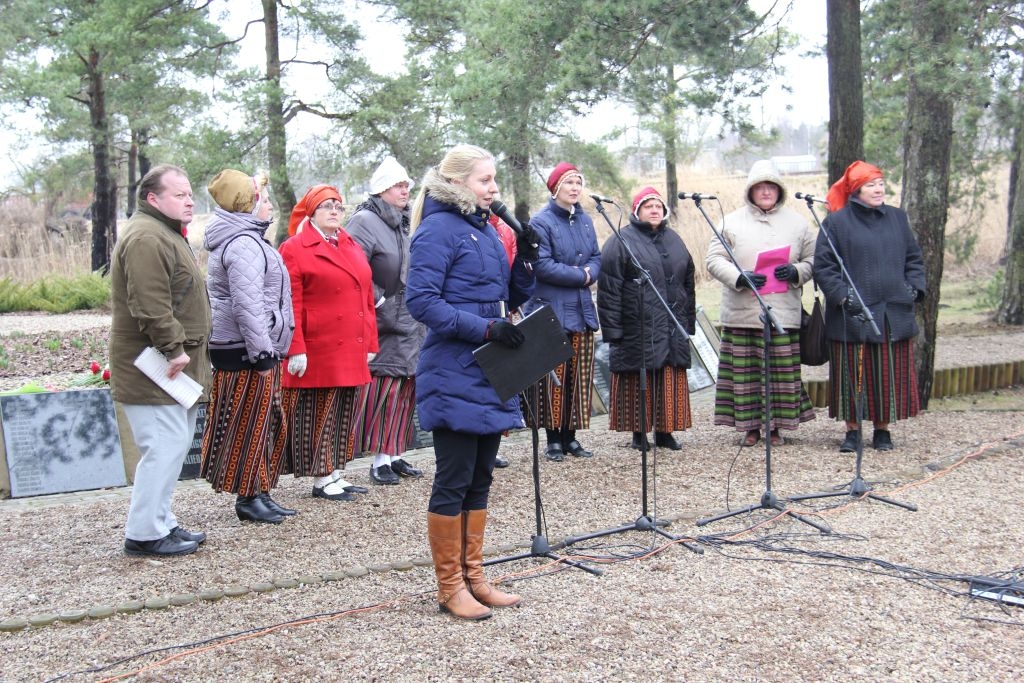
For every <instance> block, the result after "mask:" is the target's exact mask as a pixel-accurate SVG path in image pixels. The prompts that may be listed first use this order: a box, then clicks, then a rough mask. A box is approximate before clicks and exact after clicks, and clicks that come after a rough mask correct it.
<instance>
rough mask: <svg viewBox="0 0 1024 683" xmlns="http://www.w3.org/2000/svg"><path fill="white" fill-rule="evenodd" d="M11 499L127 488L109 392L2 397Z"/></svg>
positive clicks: (0, 413)
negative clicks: (112, 487) (114, 487)
mask: <svg viewBox="0 0 1024 683" xmlns="http://www.w3.org/2000/svg"><path fill="white" fill-rule="evenodd" d="M0 419H2V420H3V428H4V445H5V446H6V449H7V469H8V471H9V474H10V479H11V497H12V498H19V497H24V496H40V495H46V494H49V493H65V492H68V491H85V490H89V489H99V488H106V487H109V486H124V485H125V484H126V483H127V482H126V480H125V474H124V459H123V457H122V455H121V439H120V436H119V434H118V431H117V418H116V417H115V415H114V402H113V401H112V400H111V398H110V390H109V389H84V390H80V391H59V392H53V393H39V394H18V395H13V396H0Z"/></svg>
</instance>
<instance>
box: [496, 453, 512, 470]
mask: <svg viewBox="0 0 1024 683" xmlns="http://www.w3.org/2000/svg"><path fill="white" fill-rule="evenodd" d="M494 466H495V467H498V468H505V467H508V466H509V462H508V458H505V457H503V456H502V455H501V453H498V454H497V455H496V456H494Z"/></svg>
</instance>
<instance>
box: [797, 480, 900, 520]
mask: <svg viewBox="0 0 1024 683" xmlns="http://www.w3.org/2000/svg"><path fill="white" fill-rule="evenodd" d="M873 491H874V489H872V488H871V486H869V485H868V483H867V482H866V481H864V479H863V478H862V477H861V476H860V475H858V476H856V477H854V478H853V480H852V481H851V482H850V483H849V484H847V485H846V486H844V487H842V489H841V490H839V491H823V492H821V493H807V494H804V495H801V496H793V497H792V498H790V499H789V500H791V501H800V500H815V499H818V498H836V497H838V496H847V495H848V496H850V497H851V498H856V499H858V500H859V499H861V498H870V499H871V500H877V501H879V502H882V503H888V504H889V505H895V506H896V507H901V508H903V509H904V510H909V511H910V512H917V506H916V505H913V504H911V503H904V502H903V501H899V500H893V499H892V498H886V497H885V496H880V495H878V494H877V493H873Z"/></svg>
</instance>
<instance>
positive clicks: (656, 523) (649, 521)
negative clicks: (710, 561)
mask: <svg viewBox="0 0 1024 683" xmlns="http://www.w3.org/2000/svg"><path fill="white" fill-rule="evenodd" d="M668 525H669V522H668V520H666V519H654V518H653V517H651V516H650V515H641V516H639V517H637V518H636V521H635V522H633V523H632V524H623V525H622V526H619V527H615V528H613V529H604V530H602V531H595V532H594V533H591V534H584V535H582V536H573V537H572V538H567V539H565V541H564V542H562V543H561V546H562V547H564V546H570V545H573V544H575V543H579V542H581V541H589V540H591V539H594V538H600V537H601V536H611V535H612V534H621V533H623V532H626V531H653V532H655V533H657V534H660V535H662V536H664V537H665V538H667V539H669V540H672V541H679V540H680V539H682V538H685V536H674V535H672V534H670V533H669V532H667V531H665V530H664V529H662V528H661V527H663V526H668ZM680 545H682V546H684V547H685V548H686V549H687V550H691V551H693V552H695V553H697V554H698V555H703V554H704V549H703V548H701V547H700V546H699V545H695V544H693V543H690V542H688V541H682V542H681V543H680Z"/></svg>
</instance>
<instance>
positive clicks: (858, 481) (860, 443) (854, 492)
mask: <svg viewBox="0 0 1024 683" xmlns="http://www.w3.org/2000/svg"><path fill="white" fill-rule="evenodd" d="M804 201H806V202H807V209H808V210H809V211H810V212H811V216H812V217H813V218H814V222H815V223H817V224H818V230H820V231H821V233H822V234H823V235H825V240H826V241H827V242H828V248H829V249H830V250H831V251H832V254H833V255H834V256H835V258H836V263H838V264H839V271H840V272H841V273H842V275H843V280H845V281H846V284H847V286H848V287H849V291H850V293H851V295H852V296H853V297H855V298H856V301H857V302H858V303H860V307H861V310H862V311H863V313H861V314H858V315H859V316H860V317H862V318H863V320H864V322H865V323H867V324H868V325H870V326H871V331H872V332H874V333H875V334H876V335H878V336H881V334H880V333H879V331H878V324H877V323H876V322H875V318H874V316H872V315H871V309H869V308H868V307H867V304H866V303H865V302H864V299H863V298H862V297H861V295H860V291H859V290H858V289H857V286H856V285H855V284H854V282H853V278H852V277H851V276H850V272H849V271H848V270H847V269H846V263H845V262H844V261H843V257H842V256H841V255H840V254H839V250H838V249H837V248H836V245H835V242H833V241H832V235H830V234H829V233H828V230H826V229H825V226H824V225H822V224H821V221H820V220H818V214H816V213H815V212H814V206H813V202H814V199H813V197H807V196H805V197H804ZM843 318H844V323H845V322H846V321H847V320H848V318H847V315H846V312H845V311H844V312H843ZM847 343H848V342H846V341H844V342H843V347H844V348H843V352H844V355H845V353H846V344H847ZM863 363H864V359H863V357H860V358H858V359H857V368H856V375H857V394H856V396H855V397H854V414H855V415H856V417H857V434H858V435H860V438H858V439H857V449H856V453H857V458H856V461H855V464H854V470H853V480H852V481H850V482H849V483H848V484H845V485H841V486H838V487H836V490H834V491H823V492H821V493H808V494H805V495H801V496H792V497H791V498H790V499H789V500H791V501H800V500H814V499H817V498H832V497H836V496H844V495H849V496H850V497H855V498H858V499H859V498H864V497H867V498H871V499H873V500H878V501H881V502H883V503H888V504H889V505H896V506H898V507H901V508H906V509H907V510H910V511H911V512H917V507H916V506H915V505H911V504H910V503H904V502H901V501H898V500H893V499H891V498H886V497H884V496H879V495H878V494H875V493H872V488H871V486H870V485H869V484H868V483H867V482H865V481H864V477H863V476H861V467H862V464H863V462H864V430H863V420H864V404H865V402H866V401H867V396H866V395H865V392H866V391H867V390H866V389H865V387H864V382H863V381H861V379H860V374H861V366H862V365H863Z"/></svg>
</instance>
